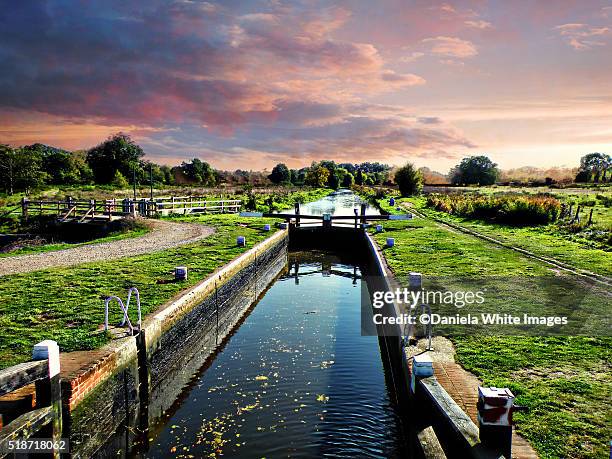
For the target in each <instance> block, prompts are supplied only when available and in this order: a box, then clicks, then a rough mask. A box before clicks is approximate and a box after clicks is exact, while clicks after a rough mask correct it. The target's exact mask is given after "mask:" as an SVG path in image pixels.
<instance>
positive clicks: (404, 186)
mask: <svg viewBox="0 0 612 459" xmlns="http://www.w3.org/2000/svg"><path fill="white" fill-rule="evenodd" d="M395 183H397V186H398V187H399V190H400V193H401V194H402V196H411V195H414V194H418V193H420V192H421V190H422V189H423V174H422V173H421V171H420V170H418V169H416V168H415V167H414V165H412V164H411V163H407V164H406V165H405V166H403V167H400V168H399V169H398V170H397V172H396V173H395Z"/></svg>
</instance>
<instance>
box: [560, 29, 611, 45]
mask: <svg viewBox="0 0 612 459" xmlns="http://www.w3.org/2000/svg"><path fill="white" fill-rule="evenodd" d="M554 30H555V31H557V33H559V35H561V36H562V37H563V38H564V39H565V41H566V43H567V44H568V45H569V46H571V47H572V48H574V49H575V50H588V49H592V48H593V47H596V46H605V45H606V44H607V41H605V38H607V37H608V36H610V35H611V34H612V29H610V28H609V27H594V26H590V25H588V24H581V23H569V24H563V25H558V26H556V27H554ZM596 37H600V39H599V40H597V39H596ZM602 39H603V41H602Z"/></svg>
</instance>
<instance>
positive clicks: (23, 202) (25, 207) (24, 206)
mask: <svg viewBox="0 0 612 459" xmlns="http://www.w3.org/2000/svg"><path fill="white" fill-rule="evenodd" d="M21 216H22V217H23V218H24V219H25V220H27V219H28V199H27V198H25V197H24V198H21Z"/></svg>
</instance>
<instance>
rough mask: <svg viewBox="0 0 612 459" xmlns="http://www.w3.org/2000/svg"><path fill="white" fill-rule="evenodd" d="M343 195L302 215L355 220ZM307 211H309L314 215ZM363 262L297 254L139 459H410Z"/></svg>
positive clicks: (154, 429)
mask: <svg viewBox="0 0 612 459" xmlns="http://www.w3.org/2000/svg"><path fill="white" fill-rule="evenodd" d="M359 204H360V201H359V200H358V198H356V197H355V196H354V195H352V193H338V194H336V195H335V196H331V197H328V198H325V199H323V200H321V201H318V202H317V203H313V204H308V205H304V206H303V213H315V212H321V213H334V214H338V212H344V213H345V214H346V212H351V213H352V209H353V207H354V206H359ZM307 209H308V210H307ZM361 271H362V270H361V268H360V265H359V261H358V260H354V259H350V258H346V256H342V257H340V256H339V255H337V254H330V253H326V252H320V251H313V250H309V251H299V252H295V251H292V252H290V253H289V257H288V266H287V269H286V270H285V271H284V273H283V274H282V275H281V276H280V277H279V278H278V279H277V280H276V281H275V282H274V283H273V285H272V286H271V287H270V288H269V289H268V290H267V292H266V293H265V294H264V296H263V297H262V298H261V299H260V300H259V302H258V303H257V304H256V305H255V307H254V308H253V309H252V310H251V312H250V313H249V314H248V316H247V317H246V318H245V320H244V321H243V323H242V324H241V325H240V327H239V328H238V329H237V331H236V332H235V333H234V334H233V335H232V336H231V337H230V338H229V339H228V340H227V341H226V343H225V344H224V346H223V348H222V349H221V350H220V351H219V352H218V353H217V354H216V356H215V357H214V358H213V359H212V360H211V361H209V362H207V363H206V364H205V366H204V367H203V368H201V369H200V371H198V372H197V373H196V374H194V375H193V378H192V380H191V382H190V383H189V384H188V385H187V387H185V389H184V391H183V393H182V395H181V396H180V397H179V398H178V400H177V401H176V402H175V403H174V405H173V406H172V407H171V408H170V409H169V410H167V411H166V413H165V414H164V416H163V417H162V419H161V420H159V421H158V422H157V423H156V424H155V425H153V426H150V427H149V430H148V432H147V433H146V439H145V441H143V442H142V443H141V444H139V445H135V447H134V448H133V450H132V454H131V455H132V456H133V457H152V458H162V457H249V458H250V457H266V458H272V457H351V458H353V457H380V458H387V457H409V454H408V447H407V445H406V444H405V443H404V440H403V438H404V436H405V435H404V433H403V430H402V422H401V417H400V416H399V414H398V413H397V411H396V408H395V406H394V404H393V402H392V400H393V399H394V398H393V394H392V393H391V392H390V389H389V388H388V387H387V378H386V374H385V371H386V370H385V368H384V366H383V363H382V360H381V355H380V348H379V342H378V338H377V337H376V336H361V301H362V288H363V287H364V286H363V284H362V283H363V282H365V281H364V280H363V279H362V278H361Z"/></svg>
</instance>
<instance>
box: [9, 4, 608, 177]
mask: <svg viewBox="0 0 612 459" xmlns="http://www.w3.org/2000/svg"><path fill="white" fill-rule="evenodd" d="M0 24H2V26H3V29H4V30H5V31H6V34H5V40H3V42H2V43H1V44H0V55H2V56H3V57H4V58H5V59H4V60H5V63H6V66H5V67H6V68H7V69H8V70H7V71H5V73H4V74H3V75H2V77H0V78H1V79H2V82H3V84H2V85H0V122H1V124H2V127H0V143H8V144H10V145H13V146H16V145H25V144H33V143H43V144H47V145H52V146H55V147H59V148H64V149H67V150H78V149H87V148H91V147H93V146H95V145H97V144H98V143H100V142H101V141H103V140H104V139H105V138H106V137H108V136H109V135H112V134H114V133H116V132H118V131H123V132H126V133H127V134H129V135H130V136H132V137H133V138H134V140H135V141H136V142H137V143H138V144H140V145H141V146H142V147H143V149H144V151H145V153H146V158H147V159H149V160H151V161H153V162H156V163H159V164H167V165H175V164H179V163H180V162H182V161H188V160H190V159H191V158H194V157H198V158H201V159H202V160H204V161H207V162H209V163H210V164H212V165H213V166H214V167H215V168H218V169H224V170H235V169H243V170H266V169H267V170H270V169H271V168H272V167H273V166H274V165H275V164H277V163H285V164H287V165H288V166H289V167H290V168H297V167H305V166H307V165H309V164H310V163H311V162H312V161H320V160H322V159H333V160H334V161H336V162H338V163H347V162H348V163H361V162H364V161H370V162H381V163H385V164H390V165H392V166H397V165H401V164H403V163H405V162H407V161H411V162H414V164H415V165H416V166H417V167H428V168H429V169H431V170H432V171H438V172H441V173H443V174H445V173H447V171H448V170H449V169H450V167H452V166H454V165H456V164H457V163H458V162H459V161H460V160H461V158H463V157H466V156H474V155H482V154H484V155H487V156H489V157H490V158H491V159H492V160H493V161H494V162H496V163H497V164H498V165H499V167H500V169H503V170H508V169H515V168H520V167H537V168H542V169H547V168H552V167H577V166H578V164H579V160H580V157H581V156H583V155H585V154H587V153H591V152H596V151H599V152H604V153H610V146H611V145H612V128H610V126H611V125H612V124H611V122H612V59H610V58H609V56H610V45H611V44H612V3H610V2H600V1H589V2H578V1H563V2H558V3H556V4H555V5H554V8H553V7H552V6H551V5H550V4H549V3H546V2H543V3H541V4H529V5H528V4H519V3H515V2H512V3H504V2H491V3H489V4H484V3H482V2H480V1H459V2H412V3H411V4H409V5H406V4H404V2H398V1H387V2H384V3H383V4H381V5H377V6H376V10H373V9H372V6H371V4H369V3H368V2H362V1H358V2H333V3H332V2H325V1H317V2H292V3H284V2H281V1H274V0H272V1H262V2H257V1H253V2H233V1H232V2H223V3H217V2H203V1H188V0H185V1H174V2H170V3H168V2H157V1H155V2H133V3H130V4H128V5H124V4H122V3H121V2H91V3H87V4H82V3H77V2H75V1H67V2H59V1H48V2H46V3H45V4H42V3H38V4H31V5H26V4H12V5H11V7H10V10H9V8H6V9H5V10H4V11H3V12H1V13H0ZM32 29H34V30H37V31H38V37H34V38H33V37H32V33H31V30H32ZM40 37H44V39H42V38H40Z"/></svg>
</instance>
